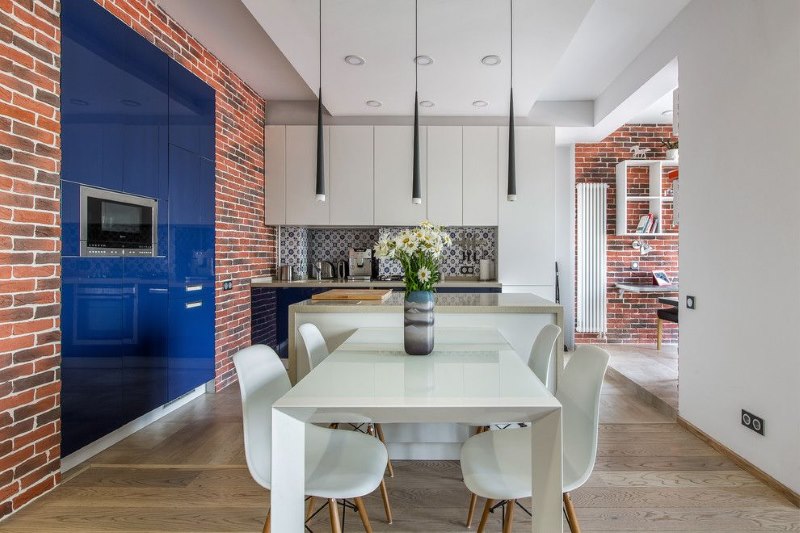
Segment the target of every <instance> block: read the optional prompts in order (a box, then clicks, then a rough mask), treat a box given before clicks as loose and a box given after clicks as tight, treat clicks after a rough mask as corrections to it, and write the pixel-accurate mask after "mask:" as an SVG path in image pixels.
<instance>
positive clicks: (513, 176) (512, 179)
mask: <svg viewBox="0 0 800 533" xmlns="http://www.w3.org/2000/svg"><path fill="white" fill-rule="evenodd" d="M509 4H510V7H511V9H510V13H511V17H510V19H509V20H510V23H511V24H510V29H509V42H510V45H511V46H510V52H509V70H510V71H511V76H510V77H511V83H510V84H509V85H510V87H511V91H510V97H511V98H510V100H509V104H508V192H507V196H506V199H507V200H508V201H509V202H513V201H515V200H516V199H517V158H516V156H515V151H516V150H515V148H516V146H515V145H516V143H515V141H514V0H509Z"/></svg>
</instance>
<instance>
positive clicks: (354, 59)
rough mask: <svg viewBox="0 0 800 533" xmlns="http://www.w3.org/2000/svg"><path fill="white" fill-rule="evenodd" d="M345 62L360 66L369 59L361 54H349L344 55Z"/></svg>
mask: <svg viewBox="0 0 800 533" xmlns="http://www.w3.org/2000/svg"><path fill="white" fill-rule="evenodd" d="M344 62H345V63H347V64H348V65H353V66H354V67H359V66H361V65H363V64H364V63H366V62H367V60H366V59H364V58H363V57H361V56H355V55H349V56H344Z"/></svg>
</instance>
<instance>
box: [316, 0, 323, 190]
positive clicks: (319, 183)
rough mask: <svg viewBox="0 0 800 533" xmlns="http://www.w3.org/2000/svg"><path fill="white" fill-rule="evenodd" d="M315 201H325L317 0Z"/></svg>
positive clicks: (320, 8) (320, 47)
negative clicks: (317, 72) (317, 53)
mask: <svg viewBox="0 0 800 533" xmlns="http://www.w3.org/2000/svg"><path fill="white" fill-rule="evenodd" d="M315 193H316V198H317V201H319V202H324V201H325V147H324V145H323V135H322V0H319V93H318V95H317V183H316V187H315Z"/></svg>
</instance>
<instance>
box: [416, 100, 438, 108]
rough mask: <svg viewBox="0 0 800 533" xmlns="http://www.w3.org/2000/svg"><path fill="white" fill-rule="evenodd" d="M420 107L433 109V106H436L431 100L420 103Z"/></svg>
mask: <svg viewBox="0 0 800 533" xmlns="http://www.w3.org/2000/svg"><path fill="white" fill-rule="evenodd" d="M419 105H420V107H433V106H435V105H436V104H434V103H433V102H431V101H430V100H423V101H421V102H420V103H419Z"/></svg>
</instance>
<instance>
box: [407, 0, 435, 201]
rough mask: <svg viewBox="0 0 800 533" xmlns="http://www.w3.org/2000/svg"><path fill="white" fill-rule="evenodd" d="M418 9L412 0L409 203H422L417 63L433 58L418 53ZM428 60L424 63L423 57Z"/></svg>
mask: <svg viewBox="0 0 800 533" xmlns="http://www.w3.org/2000/svg"><path fill="white" fill-rule="evenodd" d="M418 10H419V0H414V164H413V166H412V176H411V203H412V204H421V203H422V186H421V185H420V177H419V74H418V71H419V65H430V64H431V63H433V59H431V58H430V57H428V56H420V55H419V29H418V24H419V22H418V20H419V17H418V15H417V12H418ZM425 58H427V60H428V62H427V63H424V62H423V59H425Z"/></svg>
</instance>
